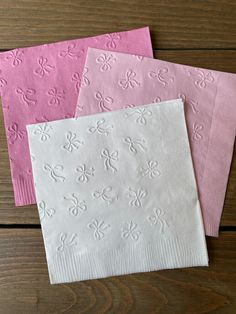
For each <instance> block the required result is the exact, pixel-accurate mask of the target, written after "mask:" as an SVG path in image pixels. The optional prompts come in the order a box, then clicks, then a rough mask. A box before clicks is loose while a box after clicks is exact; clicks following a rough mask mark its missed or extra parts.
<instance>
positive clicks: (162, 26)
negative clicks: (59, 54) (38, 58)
mask: <svg viewBox="0 0 236 314" xmlns="http://www.w3.org/2000/svg"><path fill="white" fill-rule="evenodd" d="M235 16H236V2H235V1H233V0H211V1H201V0H200V1H196V0H178V1H176V0H168V1H166V0H158V1H157V0H146V1H141V0H139V1H136V0H129V1H126V0H119V1H118V0H116V1H111V0H104V1H99V0H83V1H82V0H80V1H74V0H67V1H64V0H57V1H56V0H50V1H45V0H44V1H42V0H24V1H19V0H18V1H13V0H2V1H0V30H1V36H0V48H1V49H10V48H15V47H17V46H29V45H35V44H40V43H45V42H55V41H59V40H62V39H72V38H77V37H86V36H91V35H96V34H100V33H107V32H112V31H122V30H126V29H132V28H137V27H140V26H143V25H145V26H146V25H149V26H150V28H151V30H152V37H153V44H154V47H155V48H224V49H225V48H236V18H235Z"/></svg>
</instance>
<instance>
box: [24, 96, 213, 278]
mask: <svg viewBox="0 0 236 314" xmlns="http://www.w3.org/2000/svg"><path fill="white" fill-rule="evenodd" d="M140 112H141V113H143V114H144V115H143V116H142V117H141V116H140ZM167 126H168V127H167ZM42 129H43V130H46V132H45V136H46V137H47V139H46V140H45V141H42V140H41V136H40V134H39V132H38V131H39V130H42ZM27 131H28V136H29V143H30V151H31V156H32V165H33V174H34V180H35V185H36V197H37V204H38V209H39V214H40V219H41V224H42V229H43V237H44V243H45V247H46V254H47V262H48V269H49V274H50V280H51V283H60V282H70V281H77V280H86V279H93V278H101V277H107V276H114V275H121V274H128V273H135V272H144V271H152V270H158V269H163V268H178V267H191V266H203V265H207V264H208V257H207V250H206V243H205V234H204V227H203V222H202V216H201V209H200V206H199V201H198V196H197V190H196V183H195V178H194V173H193V166H192V160H191V154H190V149H189V144H188V138H187V130H186V125H185V119H184V111H183V102H182V100H180V99H179V100H174V101H169V102H166V103H163V104H161V105H159V104H151V105H148V106H143V107H140V108H139V109H133V108H129V109H124V110H119V111H112V112H109V113H101V114H97V115H89V116H86V117H80V118H78V119H66V120H60V121H55V122H49V123H45V124H37V125H30V126H28V127H27Z"/></svg>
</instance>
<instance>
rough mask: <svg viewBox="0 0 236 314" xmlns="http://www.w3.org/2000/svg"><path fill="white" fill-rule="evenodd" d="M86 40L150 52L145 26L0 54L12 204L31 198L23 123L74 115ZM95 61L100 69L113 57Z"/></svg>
mask: <svg viewBox="0 0 236 314" xmlns="http://www.w3.org/2000/svg"><path fill="white" fill-rule="evenodd" d="M89 46H90V47H97V48H104V49H108V50H117V51H124V52H130V53H134V54H141V55H145V56H148V57H152V46H151V40H150V34H149V29H148V27H145V28H141V29H136V30H132V31H128V32H120V33H112V34H105V35H101V36H97V37H91V38H83V39H77V40H70V41H64V42H59V43H55V44H49V45H42V46H37V47H31V48H21V49H15V50H12V51H8V52H4V53H1V54H0V93H1V97H2V103H3V112H4V120H5V127H6V134H7V140H8V150H9V156H10V164H11V175H12V181H13V187H14V194H15V203H16V205H17V206H20V205H26V204H33V203H35V193H34V186H33V181H32V173H31V163H30V156H29V148H28V141H27V136H26V125H27V124H30V123H38V122H43V121H50V120H57V119H63V118H68V117H74V114H75V106H76V101H77V97H78V92H79V90H80V87H81V86H84V87H88V86H89V85H90V79H89V78H88V77H89V70H88V69H87V68H86V67H85V68H84V62H85V56H86V51H87V48H88V47H89ZM100 61H101V62H103V68H104V69H105V68H106V67H109V65H108V64H109V63H112V62H113V60H112V59H104V60H103V59H101V60H100ZM41 133H42V136H43V137H42V140H44V139H46V136H44V135H43V133H44V131H42V132H41Z"/></svg>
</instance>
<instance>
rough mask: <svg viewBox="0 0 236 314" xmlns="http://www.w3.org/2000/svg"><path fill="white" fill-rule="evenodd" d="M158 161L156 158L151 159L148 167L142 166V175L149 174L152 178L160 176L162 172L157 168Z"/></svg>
mask: <svg viewBox="0 0 236 314" xmlns="http://www.w3.org/2000/svg"><path fill="white" fill-rule="evenodd" d="M157 166H158V162H157V161H155V160H150V161H148V162H147V166H146V167H141V168H140V173H141V175H142V176H143V177H144V176H149V178H150V179H153V178H155V177H156V176H159V175H160V174H161V172H160V171H159V170H158V168H157Z"/></svg>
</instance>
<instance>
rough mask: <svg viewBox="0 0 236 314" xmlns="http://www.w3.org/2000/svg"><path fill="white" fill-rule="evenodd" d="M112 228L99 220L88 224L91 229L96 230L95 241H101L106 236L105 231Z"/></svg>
mask: <svg viewBox="0 0 236 314" xmlns="http://www.w3.org/2000/svg"><path fill="white" fill-rule="evenodd" d="M109 227H110V225H108V224H105V222H104V221H102V220H101V221H98V220H97V219H93V220H92V222H90V223H89V224H88V228H89V229H93V230H94V234H93V236H94V239H95V240H101V239H103V238H104V236H105V231H106V230H107V229H108V228H109Z"/></svg>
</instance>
